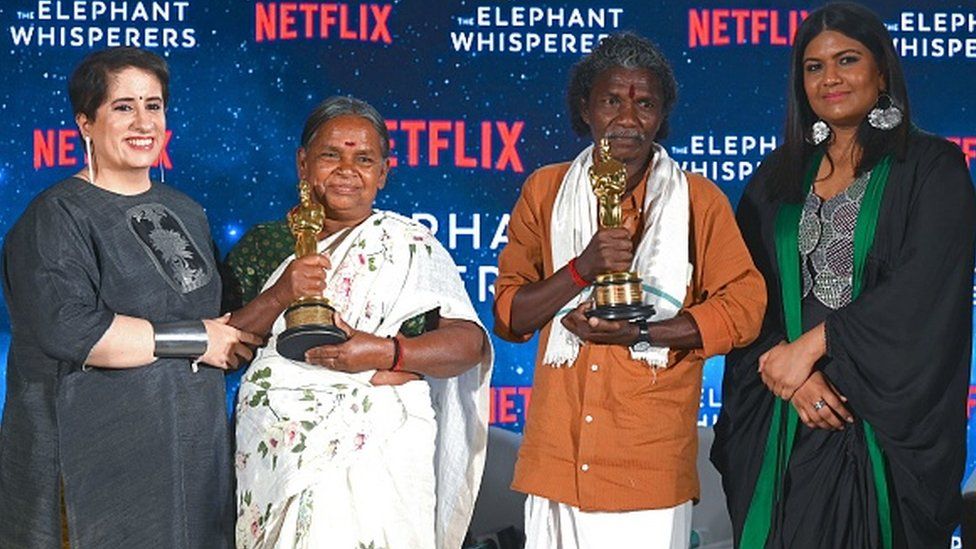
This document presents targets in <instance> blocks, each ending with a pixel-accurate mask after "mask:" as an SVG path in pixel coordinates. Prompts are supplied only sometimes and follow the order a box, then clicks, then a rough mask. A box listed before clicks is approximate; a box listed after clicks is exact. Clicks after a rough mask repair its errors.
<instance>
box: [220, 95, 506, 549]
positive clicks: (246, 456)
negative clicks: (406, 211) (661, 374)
mask: <svg viewBox="0 0 976 549" xmlns="http://www.w3.org/2000/svg"><path fill="white" fill-rule="evenodd" d="M388 158H389V137H388V134H387V130H386V125H385V122H384V121H383V119H382V118H381V117H380V115H379V113H377V112H376V110H375V109H373V108H372V107H371V106H369V105H368V104H366V103H364V102H362V101H359V100H356V99H353V98H347V97H334V98H330V99H327V100H326V101H325V102H323V103H322V104H321V105H319V106H318V107H317V108H316V109H315V110H314V111H313V112H312V114H311V115H310V116H309V118H308V120H307V121H306V124H305V129H304V131H303V133H302V142H301V147H300V148H299V149H298V154H297V163H298V173H299V176H300V177H301V178H302V179H304V180H306V181H308V182H309V183H310V184H311V188H312V193H311V194H312V198H313V199H314V200H315V201H316V202H318V203H319V204H321V205H322V206H323V207H324V210H325V219H324V229H323V230H322V232H321V233H320V234H319V243H318V244H319V247H318V250H319V252H320V253H319V254H313V255H311V256H308V257H303V258H299V259H297V260H294V258H289V259H286V260H285V261H284V262H283V263H282V264H281V265H280V266H279V267H278V269H277V270H276V271H275V272H274V273H273V274H272V275H271V277H270V278H269V279H268V281H267V283H266V284H265V286H264V291H263V292H262V294H261V295H260V296H258V297H257V298H256V299H255V301H257V302H258V306H255V307H249V308H248V309H247V311H246V315H245V314H243V313H242V314H240V315H236V316H234V317H232V319H231V323H232V324H233V325H235V326H237V327H247V328H248V329H250V331H252V332H254V333H266V334H270V338H269V341H268V344H267V346H265V347H264V348H263V349H260V350H259V351H258V353H257V356H256V358H255V360H254V362H253V363H252V364H251V366H250V368H249V369H248V371H247V373H246V375H245V376H244V379H243V381H242V384H241V389H240V394H239V396H238V404H237V456H236V468H237V504H238V513H237V545H238V547H248V548H250V547H315V548H319V547H342V548H349V549H354V548H375V549H379V548H386V549H397V548H404V549H423V548H437V549H447V548H452V549H453V548H457V547H460V545H461V543H462V540H463V538H464V534H465V531H466V529H467V526H468V523H469V521H470V519H471V512H472V509H473V506H474V501H475V498H476V496H477V491H478V485H479V483H480V480H481V472H482V469H483V465H484V452H485V443H486V440H487V412H488V395H487V390H488V379H489V374H490V369H491V347H490V343H489V339H488V337H487V335H486V332H485V330H484V328H483V327H482V325H481V323H480V322H479V320H478V317H477V314H476V313H475V311H474V308H473V307H472V305H471V302H470V299H469V298H468V296H467V293H466V292H465V289H464V285H463V283H462V281H461V279H460V277H459V275H458V272H457V267H456V265H455V264H454V261H453V260H452V259H451V257H450V255H449V254H448V253H447V251H446V250H445V249H444V248H443V247H442V246H441V245H440V244H439V243H438V241H437V240H436V239H435V238H434V237H433V236H432V235H431V234H430V232H429V231H428V230H427V229H426V228H425V227H424V226H422V225H420V224H418V223H416V222H414V221H412V220H411V219H409V218H406V217H403V216H401V215H398V214H396V213H393V212H389V211H380V210H374V209H373V201H374V199H375V198H376V193H377V191H378V190H379V189H382V188H383V186H384V184H385V182H386V176H387V173H388V170H389V161H388ZM315 295H318V296H322V295H324V296H325V297H326V298H328V299H329V301H330V302H331V303H332V304H333V306H334V307H335V308H336V310H337V311H339V313H338V314H337V316H336V325H337V326H338V327H339V328H341V329H342V330H343V331H344V332H346V334H348V340H346V341H345V342H343V343H340V344H336V345H326V346H322V347H316V348H313V349H311V350H309V351H308V352H307V353H306V354H305V360H304V361H301V362H299V361H293V360H289V359H287V358H284V357H283V356H281V355H280V354H279V353H278V350H277V337H278V335H279V334H280V333H281V332H282V331H283V330H284V328H285V322H284V319H283V314H282V313H283V311H284V310H285V308H286V307H287V305H288V304H290V303H292V302H293V301H294V300H295V299H297V298H299V297H302V296H315Z"/></svg>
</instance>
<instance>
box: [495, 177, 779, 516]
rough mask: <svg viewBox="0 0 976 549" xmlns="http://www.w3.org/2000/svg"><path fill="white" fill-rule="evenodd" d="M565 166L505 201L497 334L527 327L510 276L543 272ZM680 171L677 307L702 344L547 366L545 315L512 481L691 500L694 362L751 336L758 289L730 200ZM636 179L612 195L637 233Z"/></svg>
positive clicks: (629, 506) (615, 502)
mask: <svg viewBox="0 0 976 549" xmlns="http://www.w3.org/2000/svg"><path fill="white" fill-rule="evenodd" d="M568 169H569V163H563V164H556V165H551V166H546V167H544V168H541V169H539V170H537V171H536V172H535V173H533V174H532V175H531V176H529V178H528V180H527V181H526V183H525V185H524V186H523V188H522V195H521V196H520V197H519V200H518V202H517V203H516V205H515V209H514V210H513V212H512V217H511V221H510V223H509V228H508V245H506V247H505V249H504V250H502V252H501V254H500V255H499V275H498V278H497V279H496V280H495V292H496V295H495V333H496V334H498V335H499V336H500V337H502V338H504V339H507V340H510V341H517V342H523V341H527V340H528V339H530V338H531V334H529V335H525V336H520V335H517V334H514V333H512V331H511V328H510V326H511V317H512V300H513V299H514V297H515V294H516V293H517V292H518V290H519V288H520V287H522V286H524V285H527V284H531V283H533V282H536V281H539V280H542V279H544V278H547V277H549V276H551V275H552V274H553V265H552V254H551V251H550V230H551V228H550V220H551V219H552V209H553V203H554V202H555V199H556V193H557V192H558V190H559V186H560V185H561V183H562V179H563V176H564V175H565V174H566V171H567V170H568ZM687 176H688V185H689V198H690V207H691V216H690V222H691V228H690V235H689V240H690V242H689V246H690V248H691V250H690V254H689V260H690V261H691V262H692V264H693V267H694V272H693V276H692V282H691V286H690V287H689V288H688V292H687V294H686V295H685V298H684V309H683V310H684V311H686V312H687V313H689V314H691V316H692V317H693V318H694V320H695V322H696V323H697V325H698V329H699V331H700V332H701V337H702V342H703V345H704V348H703V349H700V350H695V351H690V352H689V351H684V352H674V351H672V352H671V354H670V356H669V360H668V363H669V367H668V368H667V369H660V368H659V369H657V370H656V371H655V370H653V369H651V368H650V367H648V366H647V364H646V363H644V362H640V361H634V360H632V359H631V358H630V352H629V350H628V349H627V348H626V347H624V346H620V345H598V344H584V345H583V346H581V347H580V352H579V355H578V356H577V358H576V361H575V363H574V364H573V366H572V367H570V368H552V367H549V366H544V365H542V357H543V355H544V353H545V348H546V341H547V340H548V336H549V325H548V324H547V325H546V327H545V328H544V329H543V330H542V334H541V337H540V341H539V352H538V355H537V357H536V368H535V380H534V382H533V390H532V405H531V406H530V407H529V410H528V418H527V420H526V426H525V437H524V439H523V442H522V448H521V450H520V451H519V459H518V463H517V464H516V466H515V480H514V482H513V485H512V487H513V488H514V489H515V490H518V491H521V492H525V493H529V494H535V495H539V496H543V497H546V498H548V499H550V500H554V501H559V502H562V503H566V504H569V505H573V506H576V507H579V508H580V509H582V510H584V511H630V510H638V509H657V508H664V507H673V506H675V505H678V504H680V503H682V502H685V501H688V500H690V499H697V497H698V473H697V471H696V468H695V459H696V453H697V448H698V436H697V430H696V424H697V417H698V407H699V401H700V399H701V382H702V365H703V363H704V360H705V358H707V357H709V356H712V355H717V354H724V353H727V352H728V351H729V350H731V349H732V348H733V347H739V346H742V345H746V344H748V343H749V342H751V341H752V340H753V339H754V338H755V337H756V335H757V334H758V333H759V327H760V324H761V323H762V318H763V313H764V311H765V306H766V290H765V285H764V283H763V279H762V277H761V275H760V274H759V272H758V271H757V270H756V268H755V266H754V265H753V263H752V259H751V258H750V256H749V252H748V250H747V249H746V247H745V245H744V244H743V242H742V237H741V236H740V234H739V230H738V227H737V226H736V223H735V219H734V217H733V214H732V208H731V207H730V206H729V202H728V199H727V198H726V197H725V195H724V194H722V192H721V190H719V189H718V188H717V187H716V186H715V185H714V184H713V183H712V182H710V181H708V180H707V179H705V178H704V177H701V176H699V175H696V174H691V173H689V174H687ZM645 178H646V175H645ZM652 184H653V183H652ZM645 189H646V182H642V183H641V184H640V185H639V186H638V187H637V188H636V189H635V190H634V192H633V193H632V194H631V195H630V196H628V197H627V198H626V199H625V200H624V201H623V203H622V204H621V207H622V210H623V217H624V219H625V220H627V219H628V218H630V219H631V221H633V222H629V223H626V224H625V226H632V227H635V233H634V234H633V235H632V236H633V238H634V240H635V242H636V241H637V240H639V234H640V231H642V230H643V228H642V226H641V224H640V223H638V222H637V221H638V219H639V217H640V210H641V208H640V205H641V204H642V202H643V197H644V194H645ZM676 268H683V267H681V266H676Z"/></svg>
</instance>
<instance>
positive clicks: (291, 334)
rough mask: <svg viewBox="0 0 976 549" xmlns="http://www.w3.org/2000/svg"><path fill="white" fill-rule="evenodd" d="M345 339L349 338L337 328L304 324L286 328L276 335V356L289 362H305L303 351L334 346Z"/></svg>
mask: <svg viewBox="0 0 976 549" xmlns="http://www.w3.org/2000/svg"><path fill="white" fill-rule="evenodd" d="M347 339H349V336H347V335H346V332H343V331H342V330H340V329H339V328H338V327H337V326H323V325H322V324H304V325H301V326H295V327H294V328H288V329H287V330H285V331H284V332H281V334H279V335H278V354H280V355H281V356H283V357H285V358H287V359H290V360H295V361H298V362H305V351H307V350H309V349H311V348H313V347H319V346H321V345H335V344H337V343H342V342H343V341H345V340H347Z"/></svg>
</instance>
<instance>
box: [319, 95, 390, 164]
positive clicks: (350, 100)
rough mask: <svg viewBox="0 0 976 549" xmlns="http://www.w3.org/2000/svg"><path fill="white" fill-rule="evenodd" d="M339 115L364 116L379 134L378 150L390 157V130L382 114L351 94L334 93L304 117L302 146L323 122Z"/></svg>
mask: <svg viewBox="0 0 976 549" xmlns="http://www.w3.org/2000/svg"><path fill="white" fill-rule="evenodd" d="M340 116H359V117H362V118H365V119H366V120H367V121H368V122H369V123H370V124H372V125H373V128H374V129H375V130H376V133H378V134H379V136H380V152H381V153H382V155H383V158H384V159H386V158H389V157H390V132H389V131H388V130H387V129H386V121H385V120H383V116H381V115H380V113H379V111H377V110H376V109H375V108H373V106H372V105H370V104H369V103H367V102H365V101H363V100H362V99H356V98H355V97H351V96H340V95H334V96H332V97H330V98H328V99H326V100H325V101H323V102H321V103H319V104H318V106H316V107H315V109H313V110H312V112H311V113H310V114H309V115H308V118H306V119H305V128H304V129H303V130H302V148H305V147H308V144H309V143H311V142H312V140H313V139H315V134H316V132H318V131H319V128H321V127H322V125H323V124H325V123H326V122H328V121H329V120H332V119H333V118H338V117H340Z"/></svg>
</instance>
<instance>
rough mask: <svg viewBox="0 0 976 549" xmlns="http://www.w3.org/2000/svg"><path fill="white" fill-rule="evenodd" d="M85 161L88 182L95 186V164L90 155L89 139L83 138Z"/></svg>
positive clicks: (91, 154) (90, 145)
mask: <svg viewBox="0 0 976 549" xmlns="http://www.w3.org/2000/svg"><path fill="white" fill-rule="evenodd" d="M85 161H86V162H87V163H88V182H89V183H91V184H92V185H94V184H95V162H94V155H93V153H92V144H91V137H89V136H87V135H86V136H85Z"/></svg>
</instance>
